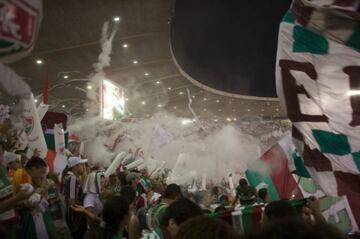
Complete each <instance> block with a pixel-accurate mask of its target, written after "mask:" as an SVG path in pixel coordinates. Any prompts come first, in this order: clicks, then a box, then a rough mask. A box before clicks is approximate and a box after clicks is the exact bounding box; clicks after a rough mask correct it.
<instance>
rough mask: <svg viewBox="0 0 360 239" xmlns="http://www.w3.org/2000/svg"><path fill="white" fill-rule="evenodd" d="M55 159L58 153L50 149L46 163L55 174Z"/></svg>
mask: <svg viewBox="0 0 360 239" xmlns="http://www.w3.org/2000/svg"><path fill="white" fill-rule="evenodd" d="M55 157H56V152H55V151H53V150H50V149H49V150H48V152H47V155H46V162H47V164H48V166H49V170H50V172H54V161H55Z"/></svg>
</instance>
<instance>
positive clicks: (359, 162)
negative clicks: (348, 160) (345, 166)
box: [352, 152, 360, 171]
mask: <svg viewBox="0 0 360 239" xmlns="http://www.w3.org/2000/svg"><path fill="white" fill-rule="evenodd" d="M352 156H353V160H354V162H355V164H356V167H357V168H358V170H359V171H360V152H356V153H353V154H352Z"/></svg>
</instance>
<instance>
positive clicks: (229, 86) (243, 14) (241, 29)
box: [171, 0, 291, 97]
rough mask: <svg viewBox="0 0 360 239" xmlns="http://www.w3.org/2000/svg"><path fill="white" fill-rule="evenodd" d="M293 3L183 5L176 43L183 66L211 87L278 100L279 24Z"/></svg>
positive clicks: (246, 0)
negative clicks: (276, 80) (276, 69)
mask: <svg viewBox="0 0 360 239" xmlns="http://www.w3.org/2000/svg"><path fill="white" fill-rule="evenodd" d="M290 2H291V1H290V0H178V1H176V3H175V12H174V17H173V18H172V21H171V44H172V48H173V51H174V55H175V57H176V59H177V61H178V62H179V64H180V66H181V67H182V69H183V70H185V72H186V73H188V74H189V75H190V76H191V77H192V78H194V79H196V80H197V81H199V82H200V83H202V84H203V85H206V86H209V87H211V88H214V89H217V90H221V91H225V92H228V93H236V94H240V95H251V96H264V97H274V96H276V91H275V59H276V48H277V34H278V27H279V23H280V22H281V19H282V16H283V15H284V14H285V12H286V11H287V9H288V8H289V5H290Z"/></svg>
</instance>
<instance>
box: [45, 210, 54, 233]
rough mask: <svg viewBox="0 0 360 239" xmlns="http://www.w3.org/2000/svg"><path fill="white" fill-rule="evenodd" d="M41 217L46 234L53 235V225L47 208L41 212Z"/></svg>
mask: <svg viewBox="0 0 360 239" xmlns="http://www.w3.org/2000/svg"><path fill="white" fill-rule="evenodd" d="M43 219H44V224H45V228H46V231H47V233H48V235H53V232H54V226H53V223H52V219H51V216H50V212H49V210H48V209H47V210H46V211H45V212H44V213H43Z"/></svg>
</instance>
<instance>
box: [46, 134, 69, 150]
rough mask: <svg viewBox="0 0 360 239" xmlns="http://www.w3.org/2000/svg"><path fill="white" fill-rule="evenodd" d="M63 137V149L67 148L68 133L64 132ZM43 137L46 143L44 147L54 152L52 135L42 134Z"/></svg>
mask: <svg viewBox="0 0 360 239" xmlns="http://www.w3.org/2000/svg"><path fill="white" fill-rule="evenodd" d="M64 136H65V147H67V145H68V141H69V132H65V134H64ZM44 137H45V141H46V145H47V147H48V149H51V150H53V151H55V138H54V134H44Z"/></svg>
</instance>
